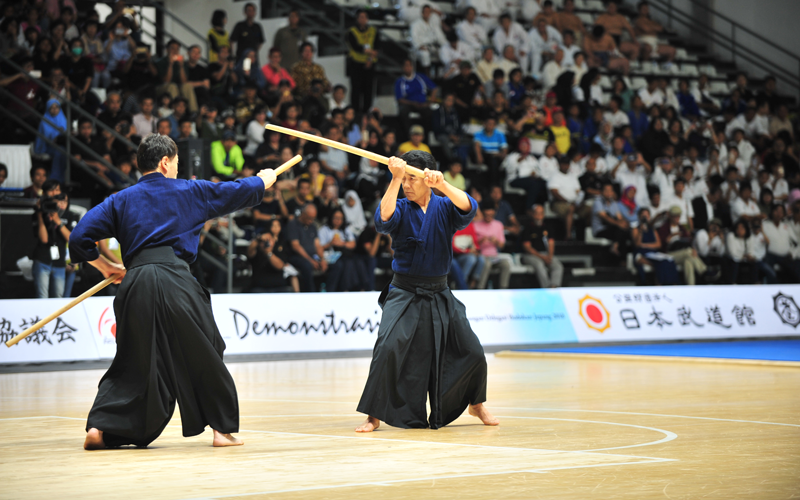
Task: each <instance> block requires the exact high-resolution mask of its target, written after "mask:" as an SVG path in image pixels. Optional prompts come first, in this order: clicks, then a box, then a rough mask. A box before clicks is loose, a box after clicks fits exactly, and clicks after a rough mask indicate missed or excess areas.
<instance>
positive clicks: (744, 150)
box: [733, 129, 756, 175]
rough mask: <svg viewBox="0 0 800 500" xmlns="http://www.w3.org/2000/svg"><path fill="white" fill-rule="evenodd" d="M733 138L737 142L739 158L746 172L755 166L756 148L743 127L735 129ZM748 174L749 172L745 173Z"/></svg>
mask: <svg viewBox="0 0 800 500" xmlns="http://www.w3.org/2000/svg"><path fill="white" fill-rule="evenodd" d="M733 140H734V142H735V143H736V149H737V151H739V159H740V160H742V165H743V166H744V169H745V172H748V171H749V169H750V168H752V166H753V157H754V156H755V154H756V148H754V147H753V145H752V144H751V143H750V141H748V140H747V139H746V138H745V135H744V131H743V130H742V129H736V130H734V131H733ZM745 175H747V173H745Z"/></svg>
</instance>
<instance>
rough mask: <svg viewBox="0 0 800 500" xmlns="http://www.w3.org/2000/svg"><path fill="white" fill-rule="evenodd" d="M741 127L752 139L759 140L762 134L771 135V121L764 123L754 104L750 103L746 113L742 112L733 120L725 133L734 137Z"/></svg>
mask: <svg viewBox="0 0 800 500" xmlns="http://www.w3.org/2000/svg"><path fill="white" fill-rule="evenodd" d="M739 129H741V130H742V131H743V132H744V136H745V137H747V139H748V140H750V141H754V142H757V141H760V140H761V137H762V136H766V137H769V122H767V123H764V120H763V119H762V118H760V117H759V115H758V109H757V108H756V107H755V106H754V105H748V106H747V108H746V110H745V112H744V113H740V114H739V115H738V116H736V118H734V119H733V120H731V121H730V122H729V123H728V125H727V126H726V127H725V133H726V134H727V135H728V137H733V134H734V132H735V131H736V130H739ZM737 142H738V141H737Z"/></svg>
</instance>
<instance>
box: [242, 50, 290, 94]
mask: <svg viewBox="0 0 800 500" xmlns="http://www.w3.org/2000/svg"><path fill="white" fill-rule="evenodd" d="M233 72H234V74H235V75H236V80H235V82H234V85H233V94H234V95H239V94H240V93H241V92H242V89H245V88H247V87H248V86H254V87H255V88H256V91H257V92H259V93H261V95H266V93H267V91H268V90H269V84H268V83H267V78H266V76H264V72H263V71H260V70H259V69H258V54H256V51H255V50H253V49H245V50H244V55H243V56H242V58H241V59H239V61H238V62H237V63H236V66H235V67H234V68H233ZM281 82H283V80H281ZM278 87H279V89H278V90H280V82H278Z"/></svg>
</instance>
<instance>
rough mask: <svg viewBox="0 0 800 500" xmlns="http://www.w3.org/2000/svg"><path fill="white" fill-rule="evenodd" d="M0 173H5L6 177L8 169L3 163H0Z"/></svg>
mask: <svg viewBox="0 0 800 500" xmlns="http://www.w3.org/2000/svg"><path fill="white" fill-rule="evenodd" d="M0 172H5V173H6V176H8V167H6V164H5V163H0Z"/></svg>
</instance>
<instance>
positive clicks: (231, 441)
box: [214, 431, 244, 447]
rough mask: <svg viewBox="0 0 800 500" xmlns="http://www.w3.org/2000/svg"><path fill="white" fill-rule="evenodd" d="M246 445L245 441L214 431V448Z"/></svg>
mask: <svg viewBox="0 0 800 500" xmlns="http://www.w3.org/2000/svg"><path fill="white" fill-rule="evenodd" d="M243 444H244V441H243V440H241V439H239V438H236V437H233V436H232V435H230V434H223V433H221V432H219V431H214V446H215V447H222V446H241V445H243Z"/></svg>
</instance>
